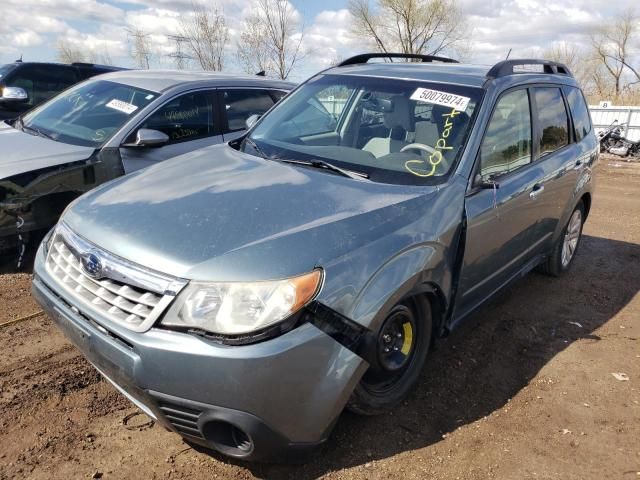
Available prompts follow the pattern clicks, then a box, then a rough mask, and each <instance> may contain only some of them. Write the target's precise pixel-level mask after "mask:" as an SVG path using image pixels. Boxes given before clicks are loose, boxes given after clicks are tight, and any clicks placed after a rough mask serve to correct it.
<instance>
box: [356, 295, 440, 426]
mask: <svg viewBox="0 0 640 480" xmlns="http://www.w3.org/2000/svg"><path fill="white" fill-rule="evenodd" d="M398 322H399V323H398ZM406 324H409V328H410V329H411V331H408V330H407V327H406V326H405V325H406ZM397 325H401V330H399V331H398V329H397V328H396V327H397ZM432 330H433V327H432V316H431V304H430V303H429V301H428V300H427V299H426V298H415V299H408V300H404V301H402V302H400V303H398V304H397V305H396V306H394V307H393V308H392V309H391V311H390V312H389V314H388V315H387V317H386V318H385V320H384V322H382V325H380V328H379V329H378V331H377V332H376V333H375V335H373V336H372V337H371V338H372V341H371V342H369V344H368V345H367V347H366V350H367V352H366V355H365V357H367V359H368V360H369V364H370V366H369V369H368V370H367V372H365V374H364V375H363V377H362V379H361V380H360V382H359V383H358V385H357V386H356V388H355V390H354V391H353V394H352V395H351V398H350V399H349V402H348V403H347V408H348V409H349V410H351V411H352V412H354V413H357V414H360V415H379V414H381V413H384V412H387V411H389V410H390V409H392V408H393V407H395V406H396V405H398V404H399V403H400V402H402V400H404V399H405V398H406V397H407V395H408V394H409V393H410V391H411V389H412V388H413V387H414V385H415V384H416V382H417V381H418V378H419V377H420V374H421V372H422V368H423V367H424V364H425V361H426V358H427V354H428V353H429V346H430V344H431V333H432ZM390 331H392V332H393V331H395V332H396V335H395V336H393V335H392V337H393V338H392V341H391V342H389V343H388V345H390V346H389V347H386V345H387V343H385V340H386V337H385V335H389V332H390ZM398 333H400V334H401V335H402V336H401V337H400V336H397V334H398ZM408 338H409V342H410V346H409V347H407V344H406V342H407V339H408ZM396 341H397V342H399V343H398V344H396V347H397V348H395V353H394V346H393V342H396ZM385 348H389V350H390V352H389V353H384V349H385ZM407 348H408V350H407ZM405 351H408V353H407V354H406V355H405ZM400 354H402V355H405V357H406V358H404V359H402V358H400Z"/></svg>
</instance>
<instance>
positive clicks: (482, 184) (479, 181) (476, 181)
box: [473, 173, 500, 189]
mask: <svg viewBox="0 0 640 480" xmlns="http://www.w3.org/2000/svg"><path fill="white" fill-rule="evenodd" d="M473 186H474V187H476V188H480V189H485V188H492V189H493V188H495V189H498V188H500V184H499V183H498V182H496V181H495V180H493V179H492V178H491V176H489V178H483V177H482V175H480V174H479V173H478V174H476V176H475V177H474V178H473Z"/></svg>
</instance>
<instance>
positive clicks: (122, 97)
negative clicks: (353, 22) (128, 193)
mask: <svg viewBox="0 0 640 480" xmlns="http://www.w3.org/2000/svg"><path fill="white" fill-rule="evenodd" d="M292 88H293V84H291V83H288V82H282V81H277V80H268V79H265V78H262V77H259V76H253V77H242V76H231V75H224V74H213V73H204V72H203V73H187V72H172V71H120V72H115V73H109V74H106V75H101V76H99V77H95V78H93V79H90V80H88V81H86V82H84V83H81V84H79V85H77V86H75V87H73V88H71V89H69V90H66V91H65V92H63V93H62V94H60V95H58V96H57V97H55V98H54V99H52V100H51V101H49V102H47V103H45V104H43V105H41V106H40V107H38V108H36V109H34V110H32V111H30V112H28V113H26V114H25V115H23V116H20V117H18V118H17V119H15V120H12V121H7V122H0V149H1V150H2V152H3V153H2V156H1V157H0V256H2V257H3V258H5V262H14V261H15V259H16V258H17V265H18V267H20V266H21V264H22V263H23V255H24V253H25V247H26V245H27V244H28V242H29V236H30V235H32V234H33V235H34V236H35V237H36V238H37V233H38V232H46V231H47V230H49V229H50V228H51V227H52V226H53V225H54V224H55V223H56V221H57V220H58V216H59V215H60V213H61V212H62V211H63V210H64V209H65V207H66V206H67V205H68V204H69V202H71V201H72V200H73V199H74V198H76V197H78V196H79V195H80V194H82V193H84V192H87V191H88V190H91V189H92V188H95V187H96V186H97V185H100V184H102V183H104V182H106V181H109V180H112V179H114V178H117V177H120V176H122V175H125V174H128V173H131V172H134V171H136V170H139V169H141V168H144V167H147V166H149V165H152V164H156V163H158V162H160V161H163V160H166V159H168V158H171V157H175V156H177V155H180V154H183V153H186V152H190V151H193V150H196V149H199V148H204V147H207V146H210V145H214V144H217V143H221V142H224V141H229V140H232V139H234V138H236V137H238V136H239V135H242V133H243V132H244V131H245V130H246V125H245V123H246V121H247V119H249V117H253V118H255V117H256V116H257V115H261V114H263V113H264V112H266V111H267V110H268V109H269V108H271V106H273V105H274V104H275V103H276V102H277V101H278V100H279V99H280V98H282V97H283V96H284V95H285V94H286V93H288V92H289V91H290V90H291V89H292ZM40 238H41V236H40Z"/></svg>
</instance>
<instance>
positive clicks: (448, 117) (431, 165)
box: [404, 99, 468, 177]
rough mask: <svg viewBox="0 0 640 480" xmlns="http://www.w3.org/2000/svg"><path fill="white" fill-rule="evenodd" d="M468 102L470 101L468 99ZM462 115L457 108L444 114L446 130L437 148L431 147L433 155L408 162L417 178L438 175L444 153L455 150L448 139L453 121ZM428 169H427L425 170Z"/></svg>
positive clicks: (408, 167)
mask: <svg viewBox="0 0 640 480" xmlns="http://www.w3.org/2000/svg"><path fill="white" fill-rule="evenodd" d="M467 100H468V99H467ZM458 115H460V112H459V111H458V110H456V109H455V108H452V109H451V111H450V112H449V113H443V114H442V119H443V120H444V129H443V130H442V134H441V135H440V138H438V141H437V142H436V144H435V147H431V146H430V145H427V146H428V147H429V150H431V153H430V154H429V155H428V156H427V159H426V160H408V161H406V162H405V164H404V168H406V169H407V170H408V171H409V172H410V173H413V174H414V175H415V176H417V177H431V176H433V174H434V173H436V168H438V165H440V163H442V152H446V151H448V150H453V147H452V146H451V145H448V144H447V139H448V138H449V136H450V135H451V129H452V128H453V119H454V118H455V117H456V116H458ZM425 167H426V169H425Z"/></svg>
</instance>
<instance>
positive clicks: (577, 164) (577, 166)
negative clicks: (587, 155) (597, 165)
mask: <svg viewBox="0 0 640 480" xmlns="http://www.w3.org/2000/svg"><path fill="white" fill-rule="evenodd" d="M582 165H583V162H582V160H576V163H575V166H574V167H573V169H574V170H580V169H581V168H582Z"/></svg>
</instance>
